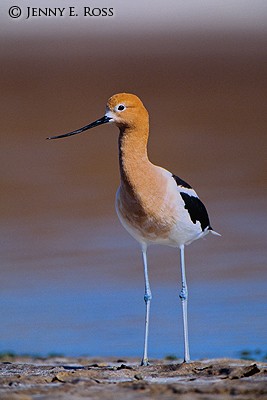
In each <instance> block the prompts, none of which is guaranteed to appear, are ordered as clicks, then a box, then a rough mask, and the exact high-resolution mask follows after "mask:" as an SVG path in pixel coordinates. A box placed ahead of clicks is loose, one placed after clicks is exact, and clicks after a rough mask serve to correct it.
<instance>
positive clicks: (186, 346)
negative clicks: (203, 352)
mask: <svg viewBox="0 0 267 400" xmlns="http://www.w3.org/2000/svg"><path fill="white" fill-rule="evenodd" d="M180 255H181V275H182V290H181V293H180V299H181V301H182V311H183V326H184V362H189V361H190V355H189V342H188V322H187V299H188V291H187V284H186V277H185V261H184V245H182V246H181V247H180Z"/></svg>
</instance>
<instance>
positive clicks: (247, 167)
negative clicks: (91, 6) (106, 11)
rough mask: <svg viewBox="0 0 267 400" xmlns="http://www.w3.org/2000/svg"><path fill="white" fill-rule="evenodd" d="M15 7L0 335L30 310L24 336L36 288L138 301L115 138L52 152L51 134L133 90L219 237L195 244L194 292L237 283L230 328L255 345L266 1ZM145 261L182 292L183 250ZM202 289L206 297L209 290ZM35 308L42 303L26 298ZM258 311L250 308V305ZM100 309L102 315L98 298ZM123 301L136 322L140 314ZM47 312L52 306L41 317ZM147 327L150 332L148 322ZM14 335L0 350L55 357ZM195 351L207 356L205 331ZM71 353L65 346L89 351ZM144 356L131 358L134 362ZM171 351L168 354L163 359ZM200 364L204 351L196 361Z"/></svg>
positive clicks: (10, 28) (162, 159)
mask: <svg viewBox="0 0 267 400" xmlns="http://www.w3.org/2000/svg"><path fill="white" fill-rule="evenodd" d="M8 3H9V2H8V1H4V2H3V3H2V5H1V25H2V28H1V30H2V32H1V37H0V46H1V53H0V57H1V75H0V88H1V105H0V107H1V179H0V185H1V210H0V218H1V258H2V262H1V288H2V295H3V301H4V304H5V307H4V309H5V310H6V311H5V312H6V314H5V315H6V318H5V316H4V317H3V321H4V324H3V325H2V329H3V332H4V331H5V332H10V331H11V330H13V331H14V329H15V331H16V330H21V329H22V328H21V327H23V326H24V325H23V321H21V322H18V319H16V313H18V314H23V313H28V314H29V315H30V314H31V313H32V315H34V317H32V318H33V319H31V318H30V320H29V322H28V325H27V327H28V328H27V329H28V330H27V329H26V328H25V326H24V329H26V331H25V332H28V333H27V335H29V332H32V328H31V327H32V321H33V320H35V321H36V318H38V315H39V314H38V312H39V311H40V307H41V306H40V304H38V303H39V302H41V300H40V298H39V297H38V293H39V294H40V293H43V295H44V297H43V300H42V301H44V303H45V302H46V300H45V298H48V294H49V293H50V292H49V288H51V287H52V286H53V285H54V286H53V287H54V288H55V291H56V292H61V296H60V297H59V298H58V299H57V300H58V301H60V299H65V300H66V298H69V293H71V292H72V291H73V290H74V289H75V290H77V293H79V292H80V291H83V290H84V293H86V292H87V291H89V292H90V291H91V292H95V291H97V290H100V291H101V292H102V294H101V296H102V298H103V299H104V300H103V304H106V302H110V300H109V296H110V294H111V293H116V291H119V292H120V291H121V290H126V292H127V288H129V287H131V288H138V289H137V290H138V296H139V297H138V299H139V298H140V302H141V300H142V290H143V289H142V285H143V280H142V278H143V275H142V265H141V261H140V254H139V248H138V246H137V244H136V243H135V242H134V241H133V240H132V239H131V238H130V237H129V236H128V234H127V233H126V232H125V231H124V230H123V228H122V227H121V226H120V224H119V222H118V221H117V218H116V215H115V210H114V197H115V192H116V189H117V187H118V184H119V173H118V160H117V136H118V135H117V131H116V128H115V127H108V126H104V127H101V128H98V129H96V130H94V131H90V132H88V134H84V135H81V136H77V137H75V138H69V139H66V140H61V141H56V142H49V141H45V138H46V137H47V136H49V135H53V134H60V133H65V132H68V131H71V130H73V129H76V128H79V127H81V126H83V125H86V124H87V123H89V122H91V121H94V120H95V119H96V118H98V117H101V116H102V115H103V114H104V110H105V103H106V100H107V98H108V97H110V96H111V95H112V94H114V93H116V92H122V91H124V92H132V93H135V94H137V95H138V96H139V97H140V98H141V99H142V100H143V102H144V104H145V105H146V107H147V109H148V110H149V112H150V124H151V136H150V142H149V155H150V158H151V160H152V161H153V162H154V163H155V164H158V165H161V166H163V167H165V168H167V169H169V170H170V171H172V172H173V173H175V174H177V175H178V176H180V177H181V178H183V179H185V180H186V181H188V182H189V183H190V184H191V185H192V186H193V187H194V188H195V189H196V191H197V192H198V194H199V195H200V197H201V199H202V200H203V201H204V202H205V204H206V205H207V208H208V211H209V214H210V218H211V223H212V226H213V227H214V229H215V230H217V231H218V232H220V233H221V234H222V237H221V238H215V237H208V238H207V240H205V241H198V242H197V243H194V244H193V245H192V246H190V247H189V248H188V249H187V274H188V278H189V281H190V282H191V284H192V285H193V286H194V287H195V288H196V289H195V290H196V292H197V293H198V295H199V296H200V297H201V298H205V296H206V295H207V292H208V291H209V290H210V288H213V290H214V294H215V296H216V293H221V296H226V298H227V296H229V291H230V289H229V288H230V287H231V288H234V290H235V291H236V292H235V294H234V295H233V298H231V302H230V303H231V305H232V306H233V304H235V307H237V308H236V309H234V311H233V310H232V311H231V312H233V315H238V314H240V313H241V314H242V315H243V320H242V321H241V322H240V323H239V325H238V327H237V326H236V327H235V330H236V329H237V330H238V332H239V334H238V335H239V337H240V335H241V336H242V335H244V344H243V345H242V344H241V345H240V346H243V347H245V346H247V347H249V348H251V349H252V350H253V349H254V348H255V347H257V346H258V345H259V347H261V340H262V341H263V336H261V332H262V326H263V324H264V321H263V319H264V318H265V324H266V316H265V317H264V315H262V307H264V306H265V307H266V288H265V289H264V287H262V289H260V288H261V284H262V282H264V279H265V280H266V275H267V273H266V262H267V252H266V239H267V234H266V232H267V229H266V228H267V222H266V192H267V190H266V172H267V168H266V167H267V165H266V164H267V163H266V149H267V139H266V128H267V112H266V82H267V76H266V75H267V73H266V62H267V37H266V32H267V29H266V25H265V26H264V20H265V21H266V16H267V13H266V5H265V3H264V2H261V1H256V2H255V3H253V7H252V5H251V6H250V5H249V2H248V3H247V2H243V4H242V2H240V3H239V2H235V3H234V4H231V3H230V2H220V1H217V2H209V1H206V2H198V1H193V2H188V5H187V6H186V5H184V4H183V2H179V1H178V2H175V3H174V2H172V1H169V3H168V1H167V2H165V6H164V9H162V8H161V6H160V5H157V6H156V5H155V4H154V5H153V4H152V3H150V2H147V3H146V2H145V3H142V2H135V4H134V5H133V4H128V5H127V4H124V3H123V2H120V1H114V2H113V3H112V4H111V3H110V4H108V5H107V4H103V6H108V7H114V10H115V13H114V16H113V17H111V18H104V17H102V18H100V17H99V18H85V17H83V16H82V10H83V6H84V5H87V4H83V3H82V2H81V1H79V2H78V3H77V2H76V4H71V3H69V2H68V4H65V3H64V5H63V6H64V7H66V9H67V7H68V6H73V5H76V8H77V11H79V16H78V17H77V18H76V19H74V18H70V17H68V15H67V13H66V15H65V16H64V18H60V17H54V18H52V17H42V18H41V17H40V18H37V17H32V18H29V19H26V16H27V7H26V6H30V7H41V8H42V9H44V8H45V7H52V8H54V7H62V4H55V2H53V5H52V3H51V1H47V2H44V1H42V2H39V3H38V4H37V3H36V2H33V1H29V2H28V5H25V6H24V5H23V6H21V9H22V16H21V17H20V18H18V19H12V18H10V17H9V15H8V9H9V6H10V5H9V4H8ZM59 3H61V2H59ZM98 7H99V5H98ZM149 261H150V266H151V267H150V269H151V270H150V275H151V281H152V284H153V285H154V286H155V287H159V288H160V287H162V286H164V287H166V288H167V289H166V290H167V293H168V287H170V286H173V287H174V285H173V283H174V282H177V286H175V287H174V289H175V293H176V292H177V290H178V289H179V278H180V272H179V265H178V254H177V252H176V251H175V250H174V249H169V248H165V247H155V248H151V250H150V252H149ZM72 284H73V286H71V285H72ZM242 285H243V286H242ZM201 287H203V288H207V290H206V289H203V292H201ZM44 288H45V289H44ZM58 288H60V289H58ZM101 288H102V289H101ZM103 288H105V293H103ZM107 288H109V289H107ZM248 288H250V289H248ZM254 288H255V289H254ZM57 289H58V290H57ZM45 290H47V292H46V291H45ZM255 290H256V293H257V296H256V298H255ZM192 291H193V289H192ZM33 293H35V295H34V294H33ZM53 293H54V294H55V292H53ZM227 293H228V295H227ZM240 293H241V294H240ZM54 294H51V293H50V295H51V296H52V297H53V295H54ZM106 294H108V295H107V297H105V295H106ZM192 295H193V293H192ZM8 296H10V299H12V301H11V300H10V301H11V303H12V307H13V308H12V310H13V313H15V314H12V312H11V311H10V307H11V303H10V301H7V298H9V297H8ZM21 296H25V299H26V300H25V301H26V302H27V299H28V300H29V304H30V305H29V304H28V303H27V304H28V306H29V308H27V307H26V306H25V307H26V308H22V309H21V310H20V308H19V305H20V304H22V303H20V301H21ZM34 296H35V297H34ZM164 296H165V295H164ZM208 296H209V295H208ZM210 296H213V295H212V294H210ZM33 298H34V299H35V300H33V303H35V304H32V302H31V301H30V299H33ZM105 300H106V301H105ZM228 300H229V297H228ZM122 301H123V300H122ZM128 301H130V300H128ZM169 301H171V299H169ZM212 301H214V298H213V297H212V298H211V297H207V300H206V302H207V303H205V304H206V306H207V307H208V306H209V304H210V303H211V302H212ZM251 301H252V302H254V303H253V304H254V305H253V307H254V308H253V307H252V308H249V307H246V306H244V305H245V304H246V303H247V302H248V304H251ZM76 302H79V301H78V300H77V299H76ZM80 302H81V304H82V303H83V302H84V298H80ZM195 302H196V304H197V303H198V299H197V298H196V299H195ZM71 304H73V302H72V303H71ZM92 304H93V305H92V308H94V300H92ZM127 304H128V303H127ZM127 304H126V305H127ZM177 304H178V303H177ZM126 305H125V313H126V314H127V313H128V312H130V310H129V308H131V306H130V305H127V307H126ZM257 305H258V306H259V307H260V308H259V309H257V308H255V307H257ZM195 306H196V305H195ZM195 306H194V305H193V304H192V309H193V307H195ZM21 307H22V305H21ZM34 307H35V308H34ZM44 307H45V306H44ZM101 307H102V306H101ZM118 307H119V308H120V307H122V308H123V307H124V305H122V304H121V303H119V304H118ZM138 307H139V306H138ZM142 307H143V305H142V304H141V305H140V309H141V313H142V312H143V309H142ZM159 307H160V305H159ZM203 307H205V305H203ZM217 307H218V308H217V310H216V308H215V310H214V315H216V314H217V315H218V313H219V312H222V313H224V309H223V302H222V303H220V304H217ZM229 307H230V305H229ZM115 308H116V307H115V306H114V308H112V307H111V310H110V313H115V311H114V309H115ZM155 308H156V307H155ZM230 308H231V307H230ZM14 310H15V311H14ZM127 310H128V311H127ZM255 310H256V311H255ZM73 312H74V313H75V301H74V306H73ZM192 312H193V311H192ZM202 312H203V309H202V310H201V309H200V310H199V313H200V315H201V313H202ZM207 312H208V311H207ZM10 313H11V314H12V315H14V319H12V321H13V322H12V324H11V323H10V315H11V314H10ZM77 313H78V311H77ZM155 313H156V311H155ZM47 314H49V312H48V310H47V309H45V308H44V309H43V314H41V315H42V316H40V315H39V319H42V318H43V319H44V315H46V316H47ZM81 314H82V315H83V317H81V318H84V319H81V321H79V323H81V324H82V323H85V322H84V321H87V322H88V321H90V318H91V316H90V315H91V314H90V310H89V309H88V310H87V313H86V312H82V313H81ZM177 314H178V313H177ZM114 315H115V316H114V320H116V314H114ZM127 316H128V318H129V321H130V322H129V321H128V320H127V322H125V324H124V321H126V320H125V316H124V317H122V320H121V324H122V328H121V329H122V331H123V330H124V331H125V332H126V331H127V329H128V327H129V326H131V324H132V323H133V318H132V319H131V317H130V316H129V315H128V314H127ZM253 316H254V317H255V321H254V323H253V324H254V325H255V326H257V327H258V328H257V329H256V331H257V333H255V335H256V336H255V337H256V339H255V342H254V339H253V343H250V342H249V339H248V336H249V334H248V331H247V328H248V327H247V326H245V327H244V326H243V325H242V324H245V321H247V320H251V318H253ZM65 317H66V326H67V327H68V326H69V324H70V325H71V324H73V323H74V322H71V317H70V316H69V315H67V314H66V316H65ZM139 317H140V331H141V332H142V325H141V324H142V317H143V315H142V314H141V315H139V314H138V318H139ZM171 318H172V322H170V324H171V323H175V322H176V319H177V320H178V316H177V318H176V315H170V321H171ZM214 318H215V317H214ZM224 318H226V316H225V314H224ZM56 319H57V322H56V323H55V326H54V325H53V324H54V321H55V320H56ZM233 319H234V317H233V318H232V317H231V319H230V320H229V325H231V324H232V323H233ZM138 321H139V320H138ZM214 321H215V322H214V323H216V320H214ZM180 322H181V321H179V324H180ZM102 323H103V325H101V318H100V321H99V324H100V325H99V327H100V328H99V327H98V328H99V329H101V327H102V328H103V326H105V322H104V317H103V318H102ZM48 324H50V325H51V326H53V329H54V330H56V329H57V328H58V327H59V326H60V316H58V315H57V316H56V317H55V318H54V320H53V318H52V320H49V322H48V323H47V324H46V325H42V326H41V327H39V328H38V329H39V330H38V332H39V334H38V336H41V337H42V335H43V336H44V335H45V334H44V332H46V329H47V326H48ZM138 324H139V322H138ZM192 324H193V323H192ZM253 324H252V325H253ZM155 325H156V323H155ZM51 326H50V327H51ZM174 326H175V325H174ZM53 329H52V330H53ZM66 329H67V328H66ZM196 329H197V327H196ZM225 329H227V325H226V328H225ZM240 329H241V333H240ZM242 329H243V330H242ZM174 330H177V331H178V328H177V329H176V327H175V329H174V328H173V326H172V325H170V335H171V334H172V333H171V332H173V331H174ZM204 331H205V329H204ZM40 332H41V333H40ZM244 332H246V334H245V333H244ZM0 333H1V332H0ZM158 334H162V335H163V334H164V332H161V333H160V331H159V333H158ZM216 334H217V335H218V332H217V333H216ZM140 335H141V334H140ZM238 335H237V337H238ZM257 335H258V336H257ZM7 337H8V335H4V338H3V340H2V349H0V350H2V351H5V350H14V351H18V352H21V351H23V350H24V351H28V352H34V351H35V352H38V351H40V352H43V353H46V352H49V351H50V350H51V348H50V347H49V345H47V343H46V342H45V340H43V341H44V342H45V343H44V344H43V347H42V345H40V341H39V342H38V341H37V342H36V344H35V345H34V346H33V345H32V346H31V344H30V343H29V341H26V340H24V339H25V338H24V339H23V337H22V338H20V340H19V341H18V338H17V337H16V335H15V336H14V338H13V339H10V340H8V339H7ZM105 340H107V338H104V337H103V338H102V342H101V343H100V344H98V345H95V346H96V347H93V348H92V349H91V350H90V351H91V352H92V353H94V352H95V353H96V354H98V353H101V351H102V353H103V354H106V353H108V350H109V346H110V345H109V344H107V345H106V347H105V345H103V342H104V341H105ZM122 340H124V339H120V341H122ZM152 340H153V339H152ZM193 340H194V339H193ZM195 340H196V344H195V347H196V348H197V346H198V344H197V343H198V341H197V340H198V338H197V334H196V338H195ZM59 342H60V341H59ZM66 342H67V339H66ZM32 343H33V341H32ZM107 343H109V342H108V341H107ZM54 344H55V345H54V347H53V349H52V350H53V351H55V350H57V349H58V348H60V346H59V345H58V342H56V339H55V340H54ZM139 345H140V348H141V341H140V343H139V341H138V346H139ZM228 345H229V351H228V353H227V350H226V353H227V354H228V355H229V354H230V355H233V353H234V351H238V350H242V348H243V347H242V348H237V347H236V342H234V343H231V344H229V343H228ZM66 346H67V345H66ZM66 346H65V347H64V346H63V347H62V351H64V352H69V353H71V352H73V353H75V354H77V353H78V352H80V353H81V352H83V353H85V352H86V351H85V350H84V348H82V350H81V349H80V348H79V347H78V348H77V349H76V347H75V346H74V345H72V344H68V346H69V347H66ZM97 346H99V347H97ZM101 346H102V347H101ZM214 346H215V350H214V354H218V353H216V345H214ZM225 346H227V345H225ZM103 349H104V350H103ZM105 349H106V351H105ZM107 349H108V350H107ZM116 349H117V348H116V347H114V351H113V350H112V351H113V352H115V351H118V350H116ZM112 351H111V353H112ZM138 351H139V348H137V349H134V351H133V354H134V355H136V354H139V353H138ZM166 351H170V350H169V349H166V350H165V348H164V350H162V352H160V351H159V353H156V354H159V355H160V356H162V355H164V354H163V353H164V352H166ZM174 351H175V350H174ZM126 353H127V351H126ZM196 353H197V351H196ZM206 353H207V349H205V346H204V349H203V353H201V352H200V353H199V354H198V353H197V355H200V356H202V355H203V354H204V355H205V354H206ZM222 354H224V353H222Z"/></svg>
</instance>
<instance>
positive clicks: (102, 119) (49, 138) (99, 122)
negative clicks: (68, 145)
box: [46, 115, 112, 140]
mask: <svg viewBox="0 0 267 400" xmlns="http://www.w3.org/2000/svg"><path fill="white" fill-rule="evenodd" d="M111 119H112V118H110V117H107V116H106V115H104V117H102V118H100V119H97V120H96V121H94V122H92V123H91V124H89V125H86V126H84V127H83V128H80V129H77V130H76V131H72V132H69V133H65V134H63V135H59V136H50V137H48V138H46V139H48V140H51V139H61V138H64V137H68V136H73V135H78V133H82V132H84V131H87V129H91V128H94V127H95V126H98V125H102V124H106V123H107V122H109V121H110V120H111Z"/></svg>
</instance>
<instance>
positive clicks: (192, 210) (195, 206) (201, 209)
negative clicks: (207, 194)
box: [180, 192, 212, 231]
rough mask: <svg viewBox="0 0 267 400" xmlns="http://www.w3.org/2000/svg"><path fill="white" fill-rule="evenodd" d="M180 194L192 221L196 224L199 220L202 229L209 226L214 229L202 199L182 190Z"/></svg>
mask: <svg viewBox="0 0 267 400" xmlns="http://www.w3.org/2000/svg"><path fill="white" fill-rule="evenodd" d="M180 195H181V196H182V199H183V201H184V203H185V206H184V208H185V209H186V210H188V212H189V215H190V218H191V220H192V222H193V223H194V224H195V223H196V222H197V221H199V222H200V225H201V229H202V231H204V230H205V229H207V228H208V229H209V230H210V229H212V228H211V226H210V221H209V216H208V213H207V210H206V207H205V206H204V204H203V203H202V201H201V200H199V198H198V197H195V196H190V195H189V194H187V193H183V192H180Z"/></svg>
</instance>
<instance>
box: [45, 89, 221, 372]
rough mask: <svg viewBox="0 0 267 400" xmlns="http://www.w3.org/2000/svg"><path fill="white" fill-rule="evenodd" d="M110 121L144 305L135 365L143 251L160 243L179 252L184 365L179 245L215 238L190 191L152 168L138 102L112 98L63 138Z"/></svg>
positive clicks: (122, 209) (121, 204) (119, 202)
mask: <svg viewBox="0 0 267 400" xmlns="http://www.w3.org/2000/svg"><path fill="white" fill-rule="evenodd" d="M106 123H114V124H115V125H116V126H117V127H118V128H119V131H120V134H119V163H120V175H121V182H120V187H119V189H118V191H117V195H116V211H117V214H118V217H119V220H120V221H121V223H122V225H123V226H124V228H125V229H126V230H127V231H128V232H129V233H130V234H131V235H132V236H133V237H134V238H135V239H136V240H137V241H138V242H139V243H140V245H141V249H142V257H143V265H144V276H145V295H144V300H145V304H146V315H145V340H144V353H143V358H142V362H141V365H148V356H147V345H148V329H149V314H150V302H151V299H152V294H151V290H150V285H149V279H148V267H147V247H148V245H150V244H165V245H168V246H173V247H177V248H179V249H180V259H181V276H182V279H181V280H182V289H181V292H180V299H181V303H182V313H183V335H184V361H185V362H189V361H190V355H189V342H188V324H187V301H188V291H187V284H186V276H185V260H184V246H185V245H188V244H190V243H192V242H193V241H194V240H196V239H199V238H201V237H203V236H205V235H206V234H207V233H208V232H212V233H214V234H217V233H216V232H215V231H214V230H213V229H212V228H211V226H210V221H209V217H208V213H207V210H206V208H205V206H204V204H203V203H202V202H201V200H200V199H199V198H198V196H197V194H196V192H195V191H194V190H193V189H192V187H191V186H190V185H189V184H188V183H186V182H185V181H183V180H182V179H180V178H178V176H176V175H173V174H172V173H171V172H169V171H167V170H166V169H164V168H161V167H158V166H156V165H154V164H152V163H151V162H150V161H149V159H148V156H147V141H148V135H149V117H148V112H147V110H146V109H145V107H144V105H143V103H142V102H141V100H140V99H139V98H138V97H137V96H135V95H133V94H128V93H119V94H115V95H114V96H112V97H111V98H110V99H109V100H108V102H107V106H106V113H105V115H104V117H102V118H100V119H98V120H96V121H94V122H92V123H91V124H89V125H86V126H84V127H83V128H80V129H78V130H75V131H73V132H70V133H66V134H64V135H59V136H52V137H49V138H48V139H59V138H64V137H67V136H72V135H77V134H78V133H82V132H84V131H86V130H87V129H91V128H94V127H95V126H98V125H102V124H106Z"/></svg>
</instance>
